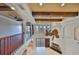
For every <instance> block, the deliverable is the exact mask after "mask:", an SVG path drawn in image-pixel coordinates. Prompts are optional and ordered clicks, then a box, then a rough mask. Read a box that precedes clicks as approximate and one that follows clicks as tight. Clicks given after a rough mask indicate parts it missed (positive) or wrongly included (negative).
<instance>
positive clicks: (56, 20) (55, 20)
mask: <svg viewBox="0 0 79 59" xmlns="http://www.w3.org/2000/svg"><path fill="white" fill-rule="evenodd" d="M35 21H52V22H61V21H62V19H35Z"/></svg>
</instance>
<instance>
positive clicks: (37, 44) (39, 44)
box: [36, 38, 45, 47]
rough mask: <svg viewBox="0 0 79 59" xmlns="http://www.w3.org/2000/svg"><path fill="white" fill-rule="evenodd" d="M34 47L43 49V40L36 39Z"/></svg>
mask: <svg viewBox="0 0 79 59" xmlns="http://www.w3.org/2000/svg"><path fill="white" fill-rule="evenodd" d="M36 47H45V39H43V38H37V39H36Z"/></svg>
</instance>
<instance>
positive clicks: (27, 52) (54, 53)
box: [23, 43, 60, 55]
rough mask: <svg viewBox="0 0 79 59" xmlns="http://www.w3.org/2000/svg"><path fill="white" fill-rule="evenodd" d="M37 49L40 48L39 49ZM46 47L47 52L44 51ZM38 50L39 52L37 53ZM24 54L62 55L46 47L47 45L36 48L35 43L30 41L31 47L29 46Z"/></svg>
mask: <svg viewBox="0 0 79 59" xmlns="http://www.w3.org/2000/svg"><path fill="white" fill-rule="evenodd" d="M37 49H38V51H37ZM44 49H45V51H46V52H45V51H44ZM43 51H44V52H43ZM36 52H38V53H36ZM40 53H41V54H40ZM23 55H60V54H59V53H57V52H56V51H54V50H52V49H50V48H45V47H44V48H41V47H40V48H35V47H33V44H32V43H30V45H29V47H28V48H27V51H26V52H24V53H23Z"/></svg>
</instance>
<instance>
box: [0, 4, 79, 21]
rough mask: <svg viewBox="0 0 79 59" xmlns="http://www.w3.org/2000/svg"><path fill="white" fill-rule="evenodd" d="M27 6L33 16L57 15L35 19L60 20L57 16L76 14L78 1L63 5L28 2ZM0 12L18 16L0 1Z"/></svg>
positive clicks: (78, 6) (72, 15) (78, 8)
mask: <svg viewBox="0 0 79 59" xmlns="http://www.w3.org/2000/svg"><path fill="white" fill-rule="evenodd" d="M29 7H30V9H31V11H32V15H33V16H34V18H35V16H42V17H43V16H50V17H55V18H56V17H58V18H56V19H55V18H54V19H53V18H52V19H50V17H49V18H48V19H47V18H45V17H44V18H42V17H40V19H39V17H37V18H35V20H36V21H57V22H58V21H62V19H63V18H59V17H61V16H62V17H74V16H78V12H79V3H70V4H69V3H65V5H64V6H63V7H61V3H50V4H49V3H44V4H43V5H42V6H40V5H39V3H29ZM0 14H3V15H7V16H13V17H14V16H18V14H17V13H16V12H15V11H14V10H12V9H11V8H10V7H8V6H7V5H6V4H3V3H0Z"/></svg>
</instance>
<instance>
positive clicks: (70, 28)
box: [62, 17, 79, 55]
mask: <svg viewBox="0 0 79 59" xmlns="http://www.w3.org/2000/svg"><path fill="white" fill-rule="evenodd" d="M78 19H79V17H75V18H71V19H70V21H69V22H68V21H67V22H64V23H63V26H64V37H63V38H62V39H63V49H64V51H63V52H64V54H68V55H75V54H79V44H78V42H79V41H77V40H75V37H74V36H75V34H76V33H75V31H74V29H75V27H76V26H77V27H78V28H77V29H79V26H78V25H79V23H78V22H79V20H78ZM77 34H79V33H77ZM77 38H79V36H77Z"/></svg>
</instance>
